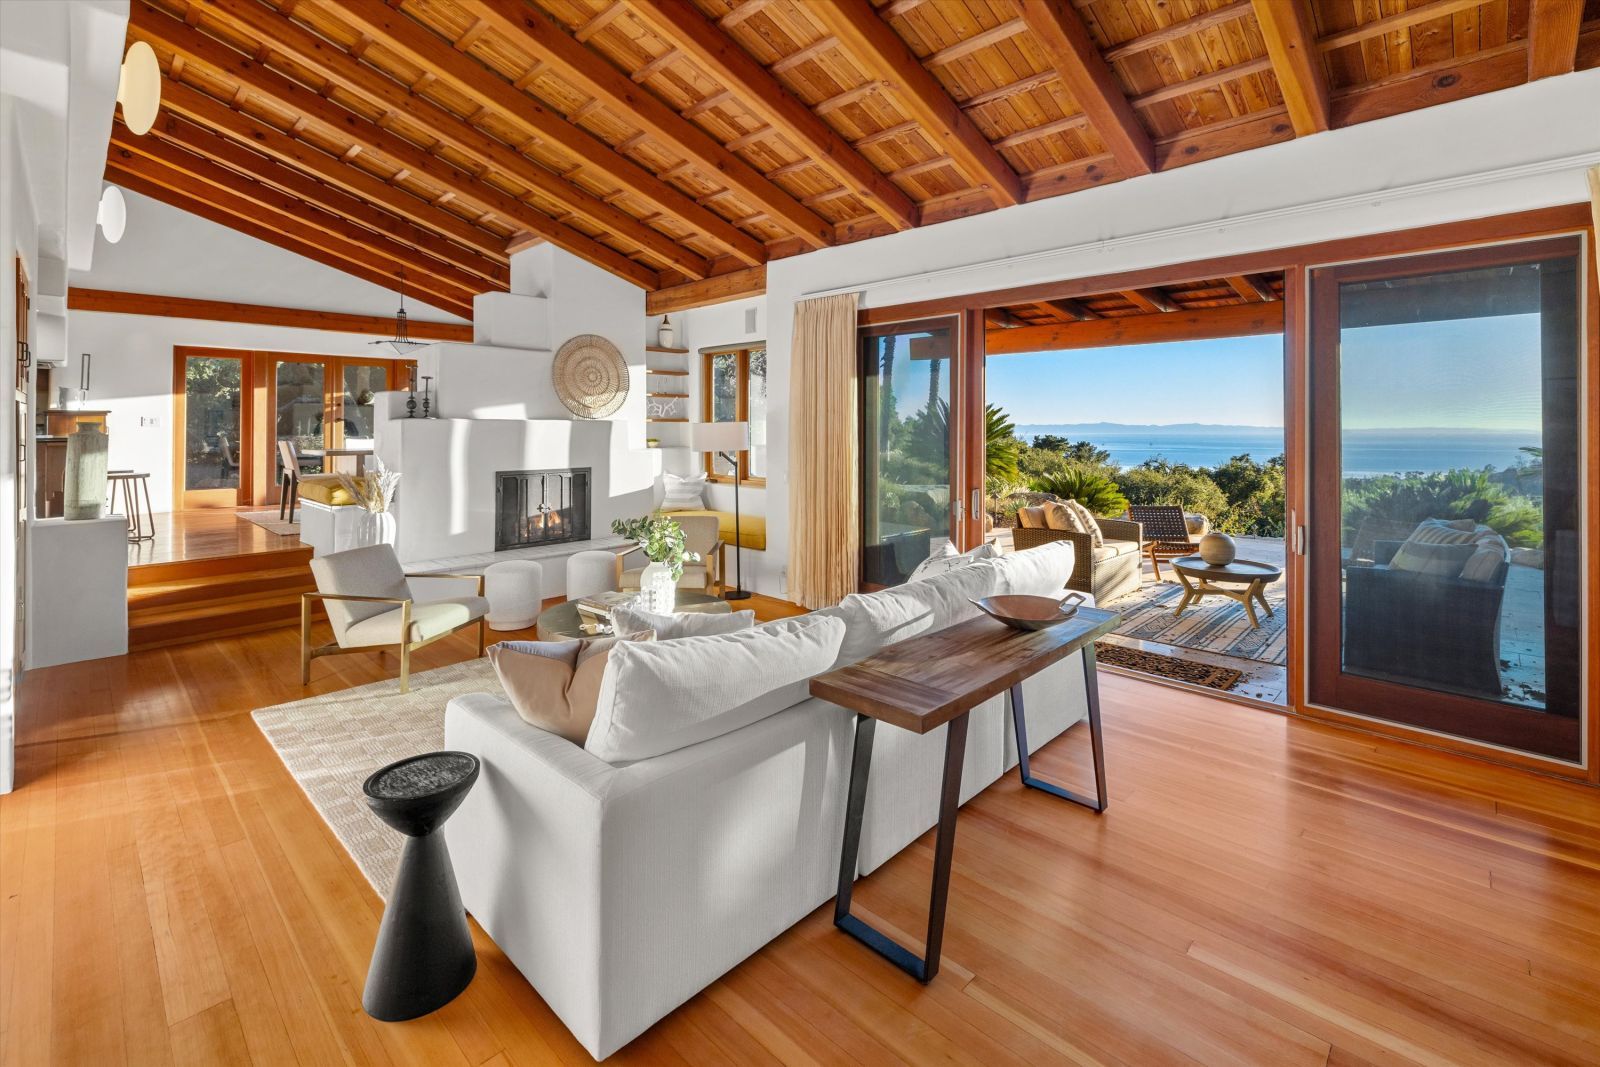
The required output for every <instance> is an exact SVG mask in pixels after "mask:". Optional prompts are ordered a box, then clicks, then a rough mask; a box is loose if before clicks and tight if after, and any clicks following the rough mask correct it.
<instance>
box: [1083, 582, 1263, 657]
mask: <svg viewBox="0 0 1600 1067" xmlns="http://www.w3.org/2000/svg"><path fill="white" fill-rule="evenodd" d="M1266 597H1267V603H1269V604H1271V605H1272V611H1273V613H1272V614H1271V615H1268V614H1267V613H1266V612H1264V611H1262V610H1261V609H1260V607H1257V608H1256V615H1257V617H1258V618H1259V619H1260V620H1261V628H1260V629H1259V630H1253V629H1251V628H1250V618H1249V616H1247V615H1246V614H1245V612H1244V605H1243V604H1241V603H1239V602H1238V601H1236V600H1229V599H1228V598H1227V597H1220V596H1208V597H1203V598H1202V599H1200V600H1199V601H1198V602H1196V603H1194V604H1191V605H1189V608H1188V610H1186V611H1185V612H1184V613H1183V618H1181V619H1175V618H1173V617H1172V613H1173V612H1174V611H1176V610H1177V608H1178V601H1179V600H1181V599H1182V598H1183V587H1182V586H1180V585H1179V584H1178V583H1177V582H1150V581H1146V582H1145V584H1144V585H1143V586H1141V587H1140V589H1139V591H1138V592H1136V593H1129V594H1128V595H1127V596H1124V597H1118V598H1117V599H1116V600H1113V601H1111V602H1110V603H1109V604H1106V605H1105V607H1107V608H1109V609H1110V610H1112V611H1120V612H1122V625H1121V626H1118V627H1117V629H1116V632H1117V633H1119V634H1122V635H1123V636H1124V637H1138V638H1142V639H1144V640H1146V641H1160V642H1162V643H1163V644H1168V645H1176V646H1178V647H1179V648H1193V649H1199V650H1201V651H1205V652H1217V653H1220V654H1222V655H1225V656H1240V657H1242V658H1244V659H1253V660H1260V661H1261V662H1263V663H1279V664H1283V663H1287V662H1288V661H1289V642H1288V636H1287V634H1286V632H1285V625H1286V623H1287V621H1288V613H1287V611H1285V609H1284V583H1282V582H1277V583H1275V584H1273V585H1270V586H1268V587H1267V590H1266Z"/></svg>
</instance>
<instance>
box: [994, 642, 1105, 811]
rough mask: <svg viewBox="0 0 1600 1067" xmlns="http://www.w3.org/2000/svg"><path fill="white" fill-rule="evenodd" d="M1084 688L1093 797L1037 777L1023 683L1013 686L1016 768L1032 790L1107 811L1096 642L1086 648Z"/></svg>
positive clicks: (1012, 718) (1084, 648)
mask: <svg viewBox="0 0 1600 1067" xmlns="http://www.w3.org/2000/svg"><path fill="white" fill-rule="evenodd" d="M1083 689H1084V693H1085V695H1086V696H1087V698H1088V701H1089V744H1090V747H1091V748H1093V750H1094V792H1095V795H1094V796H1093V797H1086V796H1084V795H1083V794H1081V793H1074V792H1073V791H1072V790H1070V789H1063V788H1062V787H1061V786H1059V785H1056V784H1055V783H1053V782H1047V781H1045V780H1044V779H1043V778H1035V777H1034V776H1033V772H1032V771H1031V770H1030V769H1029V764H1028V724H1027V721H1026V720H1027V716H1026V715H1025V713H1024V711H1023V707H1022V686H1021V685H1020V684H1018V685H1014V686H1012V687H1011V722H1012V724H1013V726H1015V728H1016V731H1017V771H1018V773H1020V774H1021V775H1022V784H1023V785H1025V786H1027V787H1028V788H1030V789H1038V790H1041V791H1042V792H1045V793H1049V794H1050V795H1051V796H1054V797H1060V798H1061V799H1062V800H1070V801H1072V802H1073V803H1074V804H1082V805H1083V806H1084V807H1086V808H1088V809H1089V810H1090V811H1097V812H1098V811H1105V810H1106V763H1105V749H1104V746H1103V745H1102V744H1101V740H1100V685H1099V680H1098V676H1097V673H1096V671H1095V661H1094V645H1092V644H1089V645H1085V646H1084V647H1083Z"/></svg>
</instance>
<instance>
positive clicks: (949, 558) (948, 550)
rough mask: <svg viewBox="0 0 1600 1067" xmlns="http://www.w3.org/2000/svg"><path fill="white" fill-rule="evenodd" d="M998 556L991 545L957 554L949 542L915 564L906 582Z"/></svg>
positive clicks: (916, 580) (997, 550) (997, 551)
mask: <svg viewBox="0 0 1600 1067" xmlns="http://www.w3.org/2000/svg"><path fill="white" fill-rule="evenodd" d="M998 555H1000V550H999V549H997V548H995V546H994V545H993V544H992V543H988V542H986V543H984V544H981V545H979V546H978V547H977V548H973V549H968V550H967V551H966V552H957V551H956V546H955V545H953V544H951V543H950V542H949V541H946V542H944V544H942V545H940V546H939V549H938V550H937V551H935V552H934V554H933V555H931V556H929V557H928V558H927V559H925V560H923V561H922V562H921V563H919V564H917V569H916V570H914V571H912V572H911V577H910V578H907V579H906V581H908V582H919V581H921V580H922V579H924V578H931V577H933V576H934V575H935V574H944V573H945V572H946V571H953V570H955V569H956V568H957V567H965V566H966V565H967V564H969V563H976V562H978V560H980V559H994V558H995V557H996V556H998Z"/></svg>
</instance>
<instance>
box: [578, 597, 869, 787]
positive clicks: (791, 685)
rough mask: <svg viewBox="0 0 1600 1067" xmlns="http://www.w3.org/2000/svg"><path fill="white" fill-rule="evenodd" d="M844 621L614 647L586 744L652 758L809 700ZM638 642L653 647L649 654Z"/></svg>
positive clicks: (804, 620)
mask: <svg viewBox="0 0 1600 1067" xmlns="http://www.w3.org/2000/svg"><path fill="white" fill-rule="evenodd" d="M844 630H845V628H844V624H843V623H842V622H840V621H839V620H838V619H832V618H827V617H824V616H821V615H817V614H812V615H801V616H798V617H796V618H792V619H782V620H780V621H778V622H774V623H768V624H767V625H765V626H758V627H756V628H754V629H750V630H741V631H740V632H738V633H731V634H715V635H711V636H707V637H685V638H681V639H679V640H675V641H660V642H654V641H651V642H631V641H630V642H623V643H622V644H618V645H614V646H613V647H612V649H611V655H610V656H609V657H608V658H607V660H606V671H605V676H604V677H603V678H602V679H601V681H600V698H599V700H598V701H597V702H596V704H595V716H594V723H593V724H592V725H591V726H590V728H589V736H588V739H587V740H586V741H585V742H584V746H583V747H584V748H586V749H588V751H589V752H590V753H591V754H592V755H594V756H595V757H596V758H598V759H602V760H605V761H606V762H607V763H627V762H631V761H634V760H642V759H649V758H650V757H652V756H659V755H661V754H662V753H664V752H673V751H676V750H677V749H680V748H687V747H688V746H689V745H694V744H699V743H700V742H701V741H709V740H710V739H711V738H713V737H720V736H721V735H723V734H726V733H729V732H731V731H733V730H737V729H739V728H740V727H744V726H749V725H750V724H751V723H753V722H759V721H760V720H762V719H765V718H766V717H767V716H769V715H773V714H776V713H777V712H780V711H782V710H784V709H785V708H789V707H793V706H794V705H795V704H798V703H800V702H801V701H802V700H805V699H806V698H807V697H808V696H809V695H810V689H809V686H808V683H809V682H810V680H811V678H812V676H814V675H817V674H821V673H823V672H824V671H826V670H828V669H829V668H830V667H831V666H832V665H833V662H834V657H835V656H836V655H837V654H838V651H839V643H840V642H841V641H842V640H844ZM640 649H653V650H654V651H653V652H652V653H651V654H648V655H641V654H639V650H640Z"/></svg>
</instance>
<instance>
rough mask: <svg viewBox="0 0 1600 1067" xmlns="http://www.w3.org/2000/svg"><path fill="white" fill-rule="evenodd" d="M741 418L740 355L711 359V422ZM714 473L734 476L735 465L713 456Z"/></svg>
mask: <svg viewBox="0 0 1600 1067" xmlns="http://www.w3.org/2000/svg"><path fill="white" fill-rule="evenodd" d="M738 417H739V354H738V353H737V352H724V353H722V354H721V355H715V356H712V357H711V421H712V422H733V421H734V420H736V419H737V418H738ZM711 463H712V468H711V469H712V472H713V473H715V474H726V475H732V474H733V471H734V468H733V464H731V463H729V462H728V461H727V460H725V459H723V458H722V457H721V456H720V455H712V456H711Z"/></svg>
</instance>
